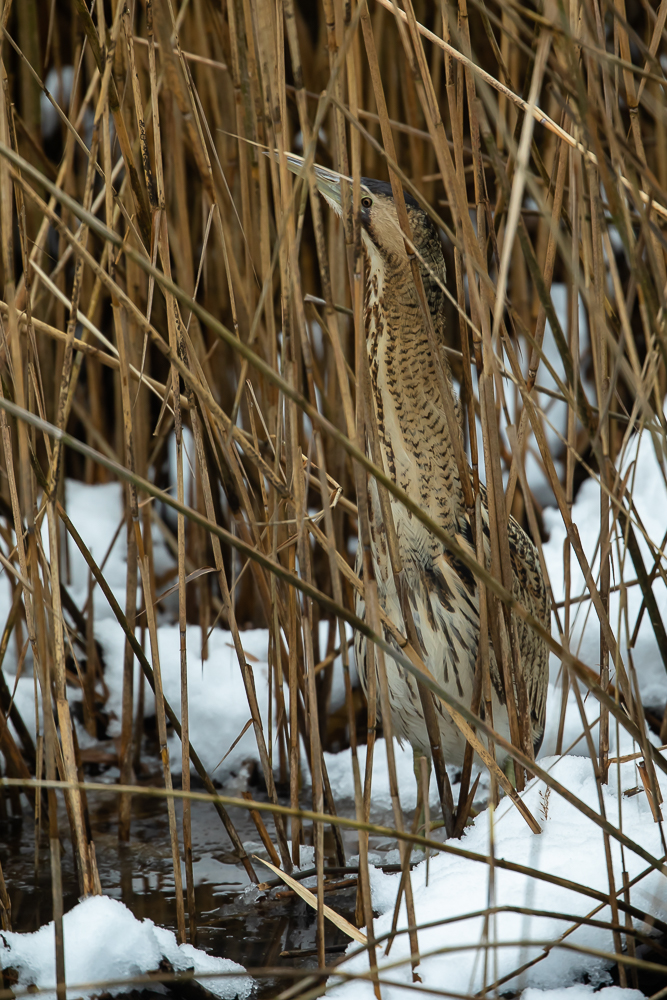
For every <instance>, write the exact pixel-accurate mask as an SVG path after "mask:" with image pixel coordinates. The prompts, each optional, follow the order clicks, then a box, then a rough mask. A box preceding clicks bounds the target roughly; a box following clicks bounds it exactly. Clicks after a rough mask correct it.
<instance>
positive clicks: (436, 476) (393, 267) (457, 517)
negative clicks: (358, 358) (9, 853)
mask: <svg viewBox="0 0 667 1000" xmlns="http://www.w3.org/2000/svg"><path fill="white" fill-rule="evenodd" d="M294 166H296V167H297V169H298V167H300V163H299V164H298V166H297V164H296V163H295V164H294ZM315 174H316V179H317V187H318V189H319V191H320V193H321V194H322V195H323V196H324V198H325V199H326V201H327V202H328V204H329V205H330V206H331V208H332V209H333V210H334V211H335V212H336V213H338V214H339V215H340V214H342V199H341V181H340V177H339V175H338V174H335V173H333V172H332V171H328V170H326V169H324V168H321V167H315ZM404 196H405V202H406V208H407V214H408V219H409V222H410V228H411V230H412V241H413V245H414V249H415V251H416V254H417V259H418V261H419V269H420V272H421V278H422V282H423V286H424V293H425V298H426V303H427V304H428V308H429V310H430V313H431V318H432V322H433V328H434V332H435V336H436V343H438V344H439V345H440V355H441V356H440V362H441V364H442V369H441V373H444V375H445V377H446V378H447V380H448V382H449V390H447V386H446V384H445V382H444V379H443V377H442V375H441V377H440V378H438V376H437V373H436V367H435V359H434V358H433V356H432V352H431V347H430V345H429V336H428V331H427V329H426V324H425V321H424V314H423V313H422V311H421V307H420V301H419V298H418V294H417V290H416V288H415V283H414V280H413V275H412V271H411V267H410V261H409V258H408V252H407V250H406V244H405V242H404V239H403V235H402V233H401V229H400V226H399V222H398V214H397V211H396V205H395V203H394V198H393V194H392V189H391V186H390V185H389V184H386V183H384V182H381V181H377V180H371V179H368V178H363V179H362V187H361V227H362V238H363V246H364V249H365V252H366V257H367V263H368V267H367V281H366V300H365V330H366V345H367V352H368V364H369V370H370V383H371V396H372V400H373V406H374V410H375V419H376V421H377V431H378V438H379V445H380V453H381V457H382V462H383V465H384V471H385V473H386V474H387V475H388V476H390V477H391V479H392V480H393V481H394V482H395V483H396V484H397V485H398V486H400V487H401V488H402V489H403V490H404V491H405V492H406V493H407V495H408V496H409V497H410V498H411V500H413V501H414V502H415V503H416V504H418V505H419V506H420V507H421V509H422V510H424V511H425V512H426V513H427V514H429V515H430V517H431V518H432V519H433V520H434V521H435V522H436V523H438V524H439V525H441V526H442V528H443V529H444V530H445V531H446V532H448V533H449V535H450V536H453V537H454V538H455V539H456V540H457V541H458V542H459V543H460V544H461V545H463V546H464V547H466V548H468V550H469V551H471V552H473V551H474V549H473V548H472V543H473V532H472V528H471V524H470V520H469V517H468V514H467V512H466V506H465V503H464V495H463V490H462V485H461V478H460V475H459V466H458V465H457V461H456V457H455V452H454V447H453V442H452V438H451V435H450V431H449V424H448V421H447V418H446V407H445V401H444V400H443V398H442V389H444V390H445V391H451V392H452V395H453V398H454V408H455V413H456V421H457V430H456V432H457V433H459V434H461V435H462V431H461V413H460V406H459V403H458V400H457V399H456V396H455V393H454V391H453V384H452V376H451V372H450V368H449V365H448V362H447V357H446V353H445V351H444V305H445V293H444V290H443V289H444V285H445V260H444V255H443V249H442V243H441V241H440V238H439V236H438V232H437V230H436V228H435V226H434V225H433V223H432V221H431V219H430V218H429V216H428V215H427V213H426V212H425V211H424V210H423V209H422V208H421V207H420V206H419V205H418V203H417V202H416V201H415V199H414V198H412V197H411V196H410V195H409V194H407V193H405V195H404ZM431 342H432V341H431ZM369 455H370V447H369ZM468 474H470V470H468ZM481 500H482V522H483V524H482V531H483V536H484V547H485V550H486V552H485V554H486V561H487V564H490V535H489V524H488V520H489V518H488V508H487V499H486V491H485V490H484V488H483V487H481ZM390 502H391V512H392V515H393V520H394V524H395V530H396V538H397V541H398V550H399V555H400V562H401V564H402V570H403V577H404V580H403V585H404V586H405V588H406V594H407V599H408V601H409V606H410V610H411V613H412V618H413V621H414V625H415V630H416V635H417V638H418V641H419V644H420V646H421V649H420V650H419V652H420V654H421V656H422V658H423V661H424V663H425V665H426V666H427V667H428V669H429V670H430V672H431V673H432V675H433V677H434V678H435V679H436V680H437V681H438V683H439V684H440V685H442V686H443V687H444V688H445V689H446V690H447V691H449V692H451V694H452V695H453V696H454V697H456V698H457V699H459V700H460V701H461V702H463V703H465V704H467V705H470V704H471V699H472V694H473V683H474V678H475V664H476V659H477V650H478V645H479V638H480V616H479V585H478V583H477V581H476V580H475V577H474V576H473V574H472V572H471V571H470V570H469V569H468V568H467V567H466V566H464V565H463V563H462V562H461V561H460V560H458V559H457V558H456V557H454V556H453V555H452V554H451V553H450V552H449V551H448V550H447V549H446V548H445V546H444V545H443V544H442V543H441V542H440V541H439V540H438V539H437V538H435V537H434V536H433V534H432V533H431V532H430V531H429V530H428V529H427V528H426V527H425V526H424V525H423V524H422V523H421V522H420V521H418V520H417V518H416V517H414V516H413V515H412V513H411V512H409V511H408V510H406V508H405V506H404V505H403V504H402V503H401V502H400V501H399V500H397V499H396V498H394V497H393V496H391V497H390ZM385 509H386V508H385ZM368 510H369V521H370V533H371V554H372V561H373V568H374V572H375V577H376V580H377V587H378V596H379V601H380V604H381V606H382V608H383V609H384V611H385V612H386V614H387V615H388V616H389V618H390V619H391V620H392V621H393V622H395V623H398V622H401V620H402V618H403V615H402V610H401V601H400V599H399V593H398V591H397V586H396V583H395V577H394V573H393V570H392V565H391V561H390V553H389V547H388V539H387V525H386V524H385V523H384V520H383V516H382V507H381V504H380V498H379V495H378V489H377V483H376V480H375V479H373V478H372V477H371V478H370V482H369V504H368ZM507 536H508V540H509V551H510V561H511V566H512V591H513V596H514V597H515V598H516V599H517V600H518V601H519V602H520V603H521V604H522V605H523V607H524V608H526V610H527V611H529V612H530V613H531V614H532V615H533V616H534V617H535V618H537V619H538V620H539V621H541V622H542V624H543V625H544V626H545V627H546V628H547V629H548V628H549V627H550V611H549V602H548V596H547V590H546V586H545V583H544V578H543V575H542V570H541V567H540V563H539V559H538V555H537V550H536V548H535V546H534V544H533V542H532V541H531V539H530V538H529V537H528V535H527V534H526V533H525V531H524V530H523V529H522V528H521V526H520V525H519V524H518V522H517V521H516V520H515V519H514V518H513V517H511V516H510V517H509V519H508V523H507ZM356 610H357V614H358V615H359V616H360V617H361V618H364V617H365V607H364V602H363V600H362V599H361V598H358V599H357V609H356ZM513 625H514V626H515V627H516V633H517V638H518V647H519V653H520V661H521V673H522V675H523V678H524V682H525V691H526V696H527V699H526V700H527V704H528V707H529V711H530V722H531V727H532V734H531V735H532V740H533V746H534V748H535V749H537V748H538V747H539V744H540V742H541V739H542V735H543V733H544V721H545V709H546V690H547V679H548V650H547V646H546V643H545V642H544V641H543V640H542V639H541V638H539V637H538V636H537V635H536V634H535V633H534V632H533V630H532V629H531V628H530V627H529V626H527V625H526V624H525V623H524V622H523V621H522V620H521V619H519V618H518V617H516V616H515V617H514V622H513ZM386 638H387V639H388V640H389V641H391V639H390V636H389V635H388V634H387V636H386ZM355 649H356V657H357V667H358V670H359V674H360V677H361V681H362V685H363V687H364V690H365V692H366V694H368V676H367V650H366V639H365V638H364V637H363V636H362V635H360V634H357V637H356V641H355ZM489 659H490V675H491V682H492V684H491V687H492V714H493V726H494V728H495V729H496V731H497V732H499V733H500V734H501V735H502V736H504V737H505V738H506V739H509V728H510V727H509V719H508V709H507V696H506V690H505V686H504V684H503V679H502V677H501V671H500V670H499V668H498V664H497V662H496V656H495V653H494V650H493V646H492V645H491V644H490V654H489ZM385 663H386V671H387V682H388V689H389V701H390V705H391V717H392V718H391V721H392V727H393V731H394V733H395V735H396V736H397V737H398V739H399V740H400V741H403V740H407V741H408V742H409V743H410V744H411V745H412V747H413V750H414V752H415V755H417V754H423V755H425V756H426V757H427V758H429V759H430V756H431V743H430V740H429V735H428V732H427V727H426V723H425V719H424V711H423V708H422V700H421V698H420V694H419V690H418V686H417V683H416V681H415V678H414V676H412V675H411V674H410V673H408V672H407V671H406V670H405V669H404V668H403V667H401V666H400V665H398V664H397V663H396V662H395V661H394V660H392V659H391V658H389V657H387V658H386V660H385ZM515 693H516V692H515ZM436 717H437V722H438V726H439V730H440V738H441V746H442V750H443V752H444V756H445V759H446V760H447V762H448V763H451V764H456V765H460V764H461V763H462V762H463V757H464V751H465V745H466V741H465V738H464V736H463V735H462V733H461V731H460V729H459V728H458V727H457V726H456V725H455V724H454V723H453V722H452V720H451V717H450V715H449V713H448V712H447V711H446V710H445V709H444V707H443V705H442V703H441V702H440V701H439V700H438V701H437V702H436ZM505 756H506V755H505V753H504V752H503V751H502V750H501V748H500V747H497V748H496V759H497V760H498V762H499V763H502V762H503V761H504V759H505Z"/></svg>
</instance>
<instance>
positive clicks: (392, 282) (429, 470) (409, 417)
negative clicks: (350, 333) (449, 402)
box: [366, 253, 463, 528]
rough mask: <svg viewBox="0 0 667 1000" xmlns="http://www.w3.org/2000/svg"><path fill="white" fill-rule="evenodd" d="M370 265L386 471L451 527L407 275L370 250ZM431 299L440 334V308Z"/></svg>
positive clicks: (447, 459) (439, 415)
mask: <svg viewBox="0 0 667 1000" xmlns="http://www.w3.org/2000/svg"><path fill="white" fill-rule="evenodd" d="M369 265H370V274H369V280H368V286H367V296H366V334H367V345H368V358H369V365H370V374H371V389H372V394H373V398H374V404H375V413H376V417H377V423H378V431H379V437H380V447H381V451H382V453H383V458H384V463H385V468H386V471H387V473H388V474H389V475H391V477H392V478H393V479H394V481H395V482H396V483H397V484H398V485H400V486H401V487H402V488H403V489H404V490H405V491H406V493H407V494H408V495H409V496H410V497H411V498H412V499H413V500H415V501H416V502H417V503H419V504H420V506H422V507H423V508H424V509H425V510H427V511H428V512H429V513H430V514H431V515H432V516H433V517H435V518H436V519H437V520H438V521H439V523H440V524H442V526H443V527H445V526H446V525H448V526H449V527H450V528H454V527H455V524H456V520H457V515H460V513H461V512H462V509H463V497H462V492H461V484H460V479H459V474H458V468H457V465H456V460H455V457H454V451H453V448H452V442H451V439H450V435H449V430H448V425H447V419H446V416H445V408H444V405H443V400H442V396H441V392H440V389H439V384H438V378H437V376H436V369H435V363H434V358H433V356H432V354H431V350H430V347H429V343H428V335H427V332H426V329H425V328H424V323H423V319H422V314H421V310H420V306H419V302H418V300H417V293H416V290H415V288H414V284H413V281H412V274H411V271H410V268H409V267H400V266H398V265H394V266H391V265H390V266H387V263H386V261H381V260H380V259H379V258H378V257H376V255H375V254H373V253H371V254H370V259H369ZM429 292H431V295H430V296H429V297H430V298H432V299H433V298H434V297H435V298H436V299H437V298H438V297H439V296H438V295H437V294H435V295H434V290H433V288H430V289H428V288H427V295H428V294H429ZM431 304H432V306H433V312H432V315H433V317H434V326H435V330H436V336H437V337H438V338H439V336H440V335H441V333H442V323H443V320H442V312H441V309H439V308H437V305H438V303H436V302H432V303H431ZM439 304H440V305H441V303H439Z"/></svg>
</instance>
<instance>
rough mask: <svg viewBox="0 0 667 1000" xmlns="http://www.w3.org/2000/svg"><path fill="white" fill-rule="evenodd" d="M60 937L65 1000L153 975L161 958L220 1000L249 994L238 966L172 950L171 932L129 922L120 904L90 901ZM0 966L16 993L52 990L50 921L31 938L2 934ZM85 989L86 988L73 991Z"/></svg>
mask: <svg viewBox="0 0 667 1000" xmlns="http://www.w3.org/2000/svg"><path fill="white" fill-rule="evenodd" d="M63 932H64V937H65V978H66V981H67V985H68V990H67V996H68V997H90V996H97V995H99V994H100V993H101V992H103V990H102V989H101V988H100V987H99V986H97V987H94V988H93V987H92V984H93V983H99V984H103V983H106V982H111V981H117V980H124V979H126V980H130V979H132V977H133V976H143V975H145V974H146V973H149V972H157V971H158V970H159V966H160V962H161V961H162V960H163V959H167V961H168V962H169V963H170V965H171V966H172V968H173V969H174V972H186V971H188V970H193V971H194V972H195V974H196V975H197V976H198V977H201V979H200V981H201V983H202V985H203V986H205V987H206V989H207V990H209V991H210V992H211V993H213V994H214V995H215V996H216V997H220V998H221V1000H235V998H237V997H238V998H239V1000H246V997H249V996H250V993H251V990H252V980H251V979H250V977H249V976H246V975H245V969H244V968H243V966H242V965H238V964H237V963H236V962H232V961H231V960H230V959H228V958H215V957H213V956H212V955H207V954H206V952H205V951H200V950H199V949H198V948H194V947H193V946H192V945H190V944H182V945H178V944H177V943H176V937H175V935H174V934H173V932H172V931H170V930H166V929H165V928H164V927H158V926H157V925H156V924H154V923H153V921H152V920H149V919H146V920H137V919H135V917H133V916H132V913H131V912H130V911H129V910H128V908H127V907H126V906H125V905H124V904H123V903H121V902H120V901H119V900H117V899H111V898H110V897H109V896H91V897H89V898H88V899H86V900H84V901H83V902H81V903H79V904H78V905H77V906H75V907H74V909H72V910H70V911H69V913H66V914H65V916H64V917H63ZM0 966H1V967H2V968H3V969H8V968H13V969H16V970H17V972H18V975H19V979H18V983H17V984H16V989H18V990H25V989H26V988H27V987H29V986H36V987H38V988H39V989H40V990H46V991H49V990H51V989H55V985H56V968H55V936H54V929H53V922H51V923H50V924H45V925H44V927H40V929H39V930H38V931H35V932H34V933H33V934H15V933H10V932H8V931H4V932H3V933H2V935H0ZM207 973H211V974H212V975H211V976H208V975H206V974H207ZM216 973H217V974H218V975H216ZM220 973H223V974H224V975H220ZM230 973H233V974H234V975H230ZM89 985H90V986H91V988H90V989H83V990H82V989H80V988H79V986H89ZM135 988H136V986H135V985H133V984H132V983H129V982H128V985H127V986H126V987H125V988H123V987H122V986H118V985H114V986H113V989H112V992H113V994H118V993H123V992H127V991H129V990H132V989H135ZM153 989H154V988H153ZM41 996H42V998H43V1000H54V998H55V992H53V993H50V992H45V993H42V994H41Z"/></svg>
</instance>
